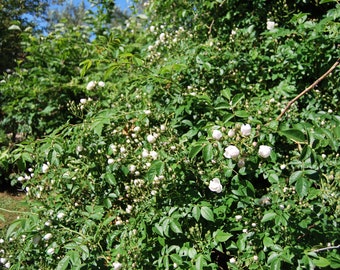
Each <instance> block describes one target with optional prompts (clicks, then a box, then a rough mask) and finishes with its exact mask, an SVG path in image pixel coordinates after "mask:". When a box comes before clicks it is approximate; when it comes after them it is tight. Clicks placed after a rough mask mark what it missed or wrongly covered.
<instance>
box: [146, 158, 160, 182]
mask: <svg viewBox="0 0 340 270" xmlns="http://www.w3.org/2000/svg"><path fill="white" fill-rule="evenodd" d="M163 172H164V162H162V161H161V160H155V161H154V162H152V164H151V166H150V168H149V170H148V173H147V176H148V179H149V180H153V179H154V178H155V176H157V175H162V174H163Z"/></svg>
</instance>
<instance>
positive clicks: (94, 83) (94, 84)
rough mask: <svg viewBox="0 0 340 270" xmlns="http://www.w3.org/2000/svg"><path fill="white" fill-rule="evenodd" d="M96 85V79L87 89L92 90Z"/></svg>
mask: <svg viewBox="0 0 340 270" xmlns="http://www.w3.org/2000/svg"><path fill="white" fill-rule="evenodd" d="M95 87H96V82H95V81H90V82H89V83H88V84H87V85H86V90H88V91H91V90H93V89H94V88H95Z"/></svg>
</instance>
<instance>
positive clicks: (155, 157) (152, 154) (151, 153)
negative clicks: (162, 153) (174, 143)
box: [150, 151, 158, 160]
mask: <svg viewBox="0 0 340 270" xmlns="http://www.w3.org/2000/svg"><path fill="white" fill-rule="evenodd" d="M150 157H151V158H152V159H153V160H155V159H157V157H158V154H157V152H156V151H150Z"/></svg>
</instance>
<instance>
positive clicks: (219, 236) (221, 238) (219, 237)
mask: <svg viewBox="0 0 340 270" xmlns="http://www.w3.org/2000/svg"><path fill="white" fill-rule="evenodd" d="M232 236H233V235H232V234H231V233H226V232H223V231H221V230H217V231H216V235H215V240H216V241H217V242H225V241H227V240H228V239H229V238H230V237H232Z"/></svg>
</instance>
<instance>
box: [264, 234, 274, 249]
mask: <svg viewBox="0 0 340 270" xmlns="http://www.w3.org/2000/svg"><path fill="white" fill-rule="evenodd" d="M263 245H264V246H265V247H271V246H272V245H274V242H273V240H272V239H271V238H270V237H268V236H265V237H264V238H263Z"/></svg>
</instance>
